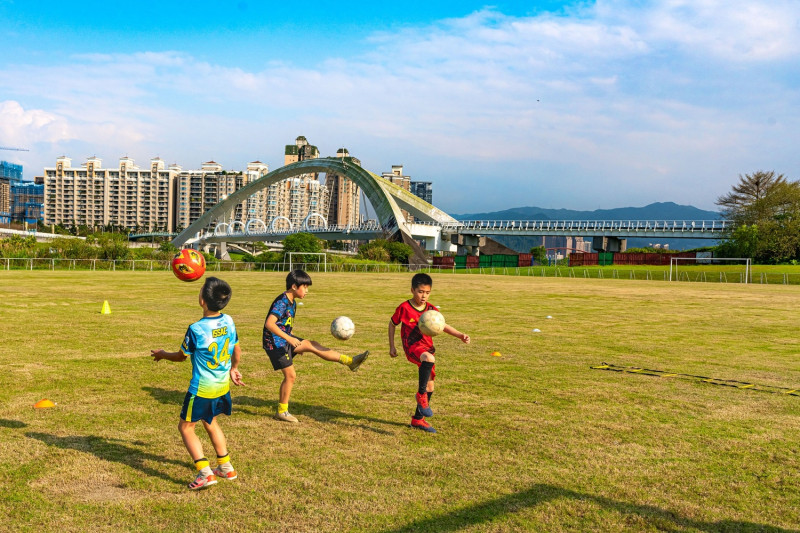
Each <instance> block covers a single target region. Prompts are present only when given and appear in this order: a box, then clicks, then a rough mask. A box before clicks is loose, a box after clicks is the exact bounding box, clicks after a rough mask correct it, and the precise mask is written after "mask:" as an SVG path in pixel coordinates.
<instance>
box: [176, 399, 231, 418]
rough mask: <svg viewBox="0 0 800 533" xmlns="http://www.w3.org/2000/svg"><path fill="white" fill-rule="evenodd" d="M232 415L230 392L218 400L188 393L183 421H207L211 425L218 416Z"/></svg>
mask: <svg viewBox="0 0 800 533" xmlns="http://www.w3.org/2000/svg"><path fill="white" fill-rule="evenodd" d="M222 414H225V415H228V416H230V415H231V393H230V391H228V392H227V393H225V394H224V395H222V396H219V397H218V398H201V397H200V396H195V395H194V394H192V393H191V392H187V393H186V397H185V398H184V399H183V408H182V409H181V420H185V421H186V422H197V421H198V420H205V421H206V422H208V423H209V424H210V423H212V422H213V421H214V417H216V416H217V415H222Z"/></svg>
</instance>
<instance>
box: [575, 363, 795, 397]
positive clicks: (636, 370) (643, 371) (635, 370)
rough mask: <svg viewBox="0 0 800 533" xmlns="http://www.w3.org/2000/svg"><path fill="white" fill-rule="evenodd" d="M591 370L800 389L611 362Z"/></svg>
mask: <svg viewBox="0 0 800 533" xmlns="http://www.w3.org/2000/svg"><path fill="white" fill-rule="evenodd" d="M589 368H591V369H593V370H611V371H612V372H625V373H628V374H639V375H644V376H655V377H662V378H668V377H678V378H682V379H687V380H697V381H701V382H703V383H710V384H711V385H722V386H723V387H734V388H737V389H753V390H757V391H761V392H771V393H773V394H788V395H790V396H800V389H790V388H789V387H778V386H775V385H758V384H756V383H747V382H745V381H737V380H735V379H719V378H710V377H707V376H696V375H693V374H681V373H678V372H667V371H665V370H655V369H651V368H640V367H637V366H618V365H614V364H611V363H602V364H600V365H594V366H591V365H590V366H589Z"/></svg>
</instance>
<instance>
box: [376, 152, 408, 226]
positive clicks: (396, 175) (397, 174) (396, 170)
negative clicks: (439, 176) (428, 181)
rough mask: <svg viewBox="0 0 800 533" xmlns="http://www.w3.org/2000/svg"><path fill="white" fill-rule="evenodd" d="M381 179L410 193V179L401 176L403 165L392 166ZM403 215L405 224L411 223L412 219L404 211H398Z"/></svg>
mask: <svg viewBox="0 0 800 533" xmlns="http://www.w3.org/2000/svg"><path fill="white" fill-rule="evenodd" d="M381 177H383V178H385V179H387V180H389V181H391V182H392V183H394V184H395V185H397V186H398V187H402V188H403V189H405V190H407V191H409V192H411V177H410V176H406V175H404V174H403V165H392V171H391V172H384V173H383V174H381ZM400 211H401V212H402V213H403V216H404V217H405V219H406V221H407V222H413V221H414V217H413V216H411V215H410V214H409V213H408V211H406V210H405V209H401V210H400Z"/></svg>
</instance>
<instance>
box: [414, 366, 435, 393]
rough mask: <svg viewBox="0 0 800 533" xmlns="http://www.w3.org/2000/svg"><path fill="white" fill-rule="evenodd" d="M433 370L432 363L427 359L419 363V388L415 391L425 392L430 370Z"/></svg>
mask: <svg viewBox="0 0 800 533" xmlns="http://www.w3.org/2000/svg"><path fill="white" fill-rule="evenodd" d="M432 370H433V363H430V362H428V361H423V362H422V364H421V365H419V388H418V389H417V392H418V393H420V394H425V392H426V391H427V389H428V381H430V379H431V371H432Z"/></svg>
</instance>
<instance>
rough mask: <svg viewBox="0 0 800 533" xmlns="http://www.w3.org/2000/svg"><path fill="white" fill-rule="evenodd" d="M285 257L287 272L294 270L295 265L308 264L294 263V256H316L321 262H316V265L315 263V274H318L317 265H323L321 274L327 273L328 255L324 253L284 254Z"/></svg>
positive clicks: (304, 263) (303, 262) (303, 263)
mask: <svg viewBox="0 0 800 533" xmlns="http://www.w3.org/2000/svg"><path fill="white" fill-rule="evenodd" d="M286 255H287V256H288V257H289V272H291V271H292V270H294V265H296V264H297V265H306V264H308V261H300V262H295V261H294V256H296V255H300V256H306V255H316V256H318V257H320V258H321V260H317V263H316V264H317V272H319V264H320V263H322V264H323V269H324V270H323V272H327V271H328V254H326V253H325V252H286Z"/></svg>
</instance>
